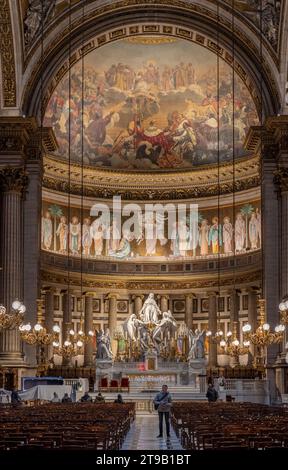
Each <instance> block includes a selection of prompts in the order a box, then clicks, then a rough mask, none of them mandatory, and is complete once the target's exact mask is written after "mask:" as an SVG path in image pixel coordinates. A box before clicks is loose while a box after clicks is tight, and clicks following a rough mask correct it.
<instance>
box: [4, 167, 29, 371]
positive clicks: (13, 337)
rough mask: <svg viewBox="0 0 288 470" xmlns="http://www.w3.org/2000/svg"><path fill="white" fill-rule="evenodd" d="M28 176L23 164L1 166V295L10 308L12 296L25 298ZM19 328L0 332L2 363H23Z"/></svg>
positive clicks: (14, 364) (8, 309)
mask: <svg viewBox="0 0 288 470" xmlns="http://www.w3.org/2000/svg"><path fill="white" fill-rule="evenodd" d="M26 186H27V176H26V174H25V172H24V170H23V169H22V168H3V169H1V170H0V191H1V193H2V197H1V215H0V217H1V221H0V230H1V235H0V245H1V246H0V249H1V263H2V266H1V267H2V271H1V283H0V285H1V289H0V292H1V296H0V302H1V303H3V304H4V306H5V307H6V308H7V312H8V313H12V312H11V305H12V302H13V300H15V299H18V300H20V301H23V218H22V210H23V201H22V195H23V192H24V190H25V188H26ZM23 357H24V356H23V352H22V345H21V340H20V335H19V331H18V328H15V329H13V330H4V331H3V332H2V333H1V334H0V363H1V366H4V365H13V366H21V365H22V366H23V364H24V360H23Z"/></svg>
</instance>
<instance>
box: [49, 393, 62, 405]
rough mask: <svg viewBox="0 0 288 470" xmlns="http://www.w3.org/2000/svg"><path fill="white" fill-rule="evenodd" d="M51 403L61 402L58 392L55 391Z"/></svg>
mask: <svg viewBox="0 0 288 470" xmlns="http://www.w3.org/2000/svg"><path fill="white" fill-rule="evenodd" d="M51 403H60V398H59V397H58V394H57V393H56V392H54V393H53V398H52V400H51Z"/></svg>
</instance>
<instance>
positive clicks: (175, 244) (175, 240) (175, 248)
mask: <svg viewBox="0 0 288 470" xmlns="http://www.w3.org/2000/svg"><path fill="white" fill-rule="evenodd" d="M171 251H172V256H175V258H177V257H178V256H180V248H179V233H178V223H177V222H175V223H174V226H173V229H172V232H171Z"/></svg>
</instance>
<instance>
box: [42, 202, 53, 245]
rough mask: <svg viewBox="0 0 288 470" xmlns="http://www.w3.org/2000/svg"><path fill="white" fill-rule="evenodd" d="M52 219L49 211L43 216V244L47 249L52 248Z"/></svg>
mask: <svg viewBox="0 0 288 470" xmlns="http://www.w3.org/2000/svg"><path fill="white" fill-rule="evenodd" d="M52 231H53V227H52V220H51V214H50V212H49V211H46V212H45V217H42V233H41V244H42V246H43V247H44V248H45V250H50V248H51V243H52Z"/></svg>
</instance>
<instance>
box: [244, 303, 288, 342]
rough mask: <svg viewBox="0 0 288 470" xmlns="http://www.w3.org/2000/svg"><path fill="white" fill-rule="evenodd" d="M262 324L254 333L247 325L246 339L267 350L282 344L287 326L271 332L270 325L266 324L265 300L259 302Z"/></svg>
mask: <svg viewBox="0 0 288 470" xmlns="http://www.w3.org/2000/svg"><path fill="white" fill-rule="evenodd" d="M259 309H260V323H259V326H258V327H257V329H256V330H255V331H252V327H251V325H249V323H247V324H246V325H244V326H243V328H242V331H243V333H244V337H245V339H248V340H250V341H251V342H252V343H253V344H254V345H256V346H258V347H261V348H265V347H267V346H269V345H270V344H277V343H281V341H282V340H283V336H284V331H285V325H283V324H280V325H277V326H276V327H275V329H274V332H272V331H271V329H270V325H269V323H266V322H265V316H266V315H265V299H260V300H259Z"/></svg>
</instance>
